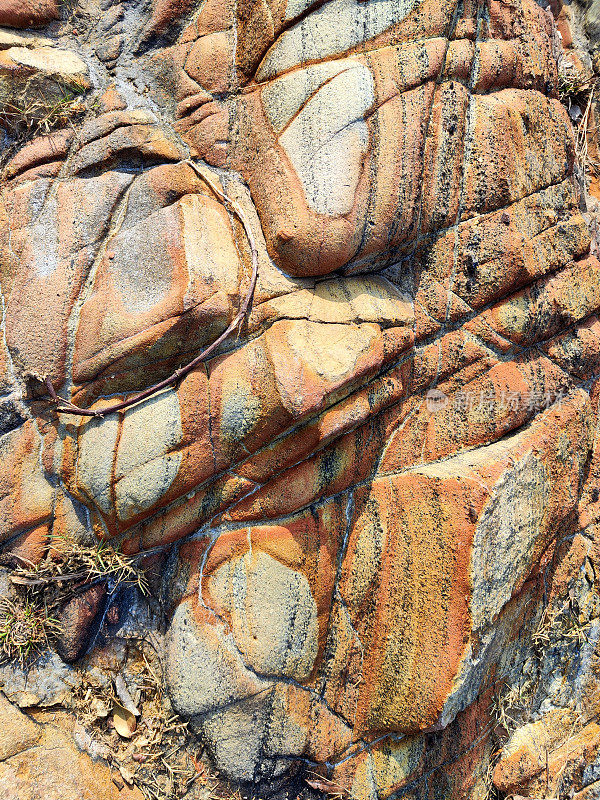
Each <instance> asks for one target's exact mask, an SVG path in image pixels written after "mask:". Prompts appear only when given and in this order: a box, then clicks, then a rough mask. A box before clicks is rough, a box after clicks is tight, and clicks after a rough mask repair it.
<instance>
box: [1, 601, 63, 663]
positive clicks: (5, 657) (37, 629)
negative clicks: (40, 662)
mask: <svg viewBox="0 0 600 800" xmlns="http://www.w3.org/2000/svg"><path fill="white" fill-rule="evenodd" d="M59 632H60V626H59V624H58V622H57V620H56V619H54V618H53V617H51V616H50V615H49V614H48V613H47V610H46V609H40V607H39V606H38V605H36V604H35V603H32V602H30V601H29V600H28V599H27V597H19V596H18V597H17V598H16V599H15V600H9V599H8V598H3V599H2V600H1V601H0V662H5V661H18V662H19V664H20V665H21V666H24V665H25V664H26V663H27V662H28V661H30V660H31V659H32V658H35V657H36V656H38V655H39V654H40V653H42V652H43V651H44V650H46V649H47V648H48V646H49V643H50V640H51V638H52V637H53V636H55V635H56V634H57V633H59Z"/></svg>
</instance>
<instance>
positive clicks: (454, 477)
mask: <svg viewBox="0 0 600 800" xmlns="http://www.w3.org/2000/svg"><path fill="white" fill-rule="evenodd" d="M26 5H27V4H26ZM30 6H31V8H30V7H29V6H27V9H26V13H25V10H23V9H22V8H21V5H19V9H21V10H17V7H16V6H15V7H14V8H13V6H12V5H11V4H10V3H9V5H8V8H7V9H6V10H5V7H4V6H0V24H2V25H5V26H13V27H16V26H19V27H31V28H35V27H43V26H44V25H46V24H47V23H48V22H49V21H50V20H51V19H53V18H57V19H55V21H54V22H53V23H52V24H50V25H48V26H47V27H46V29H44V30H43V31H42V32H41V33H33V32H31V31H29V32H28V31H14V30H8V29H7V30H6V31H4V32H2V33H1V34H0V103H2V104H3V105H4V112H2V114H4V116H5V117H6V120H7V121H8V120H10V115H9V111H10V109H11V108H13V111H12V112H10V113H13V114H14V107H15V104H16V99H19V98H21V99H22V98H23V97H25V98H26V99H27V98H29V97H30V93H31V91H32V87H34V88H35V91H36V92H37V93H38V96H39V97H41V98H42V100H43V101H44V102H47V104H48V108H49V109H50V108H56V101H57V97H58V96H59V94H60V93H61V92H65V91H69V92H71V94H69V95H68V97H67V100H66V105H65V104H63V105H61V108H60V114H56V113H55V114H52V115H50V116H49V117H46V118H40V115H39V113H37V111H36V113H35V114H34V113H33V112H32V111H31V109H30V106H28V105H27V104H26V103H25V104H22V105H20V106H18V107H19V108H20V109H21V112H20V113H21V114H22V117H23V119H22V121H21V125H20V127H19V126H18V125H17V126H15V125H12V126H11V125H9V124H8V122H7V125H6V127H7V131H8V133H7V136H6V140H5V145H6V148H7V157H6V163H5V165H4V172H3V188H2V197H1V204H0V253H1V255H2V271H1V273H0V279H1V288H2V294H3V317H2V341H1V342H0V387H1V389H2V392H3V395H4V396H5V397H6V402H7V403H8V402H10V403H11V404H12V405H11V406H10V408H11V409H12V411H11V412H10V413H9V411H8V406H7V411H6V414H3V416H2V417H1V419H2V420H4V419H6V423H5V424H6V432H5V433H4V434H3V435H2V437H1V438H0V449H1V450H2V461H1V464H0V488H1V499H0V541H1V542H2V543H3V546H4V551H5V552H6V553H11V554H13V556H15V555H16V556H19V557H21V558H22V559H28V560H29V561H30V562H33V563H35V562H37V561H39V559H40V558H41V557H42V555H43V554H44V552H45V549H46V548H47V546H48V543H49V541H50V537H51V536H52V535H54V536H57V535H58V536H63V537H64V536H73V537H80V536H81V535H82V529H83V530H84V532H85V533H86V534H87V535H89V534H90V533H91V532H93V533H94V535H95V536H96V537H97V538H98V540H109V539H110V540H111V541H113V542H117V543H119V544H120V545H121V546H122V549H123V551H124V552H125V553H128V554H133V555H135V554H139V553H143V552H144V551H146V550H152V551H154V549H155V548H158V550H159V552H161V553H165V552H168V558H167V559H166V560H165V561H164V562H163V566H162V573H161V583H162V586H161V593H160V597H161V600H162V604H163V607H164V608H165V613H166V615H167V630H166V637H165V660H164V663H165V668H166V676H167V688H168V691H169V693H170V697H171V701H172V703H173V705H174V707H175V709H176V710H177V711H178V712H179V713H180V714H182V715H184V716H185V717H186V718H189V719H190V724H191V726H192V728H193V729H194V731H196V732H197V734H198V736H199V737H200V738H201V739H202V740H203V741H204V742H206V743H207V744H208V746H209V748H210V751H211V754H212V756H213V758H214V761H215V763H216V765H217V767H218V769H219V770H221V771H223V772H224V773H225V774H226V775H228V776H229V777H231V778H233V779H235V780H238V781H241V782H244V783H245V784H252V785H254V786H255V787H258V788H257V791H258V792H264V791H265V786H268V785H273V782H274V781H276V779H277V780H278V779H280V778H282V777H285V776H286V775H287V774H291V773H293V772H294V770H297V769H298V767H299V766H305V767H306V768H307V770H308V771H309V772H311V773H317V775H318V776H320V777H319V781H318V784H317V785H318V788H322V789H323V788H329V790H330V792H333V793H335V792H340V791H341V792H342V793H343V794H348V795H349V796H352V797H353V798H355V799H356V800H367V798H369V800H371V798H373V800H375V798H378V799H379V798H380V799H381V800H383V798H386V797H388V796H390V795H392V794H395V796H397V797H405V798H411V800H417V798H418V799H419V800H421V799H422V800H425V798H427V799H429V798H447V799H448V800H462V798H473V799H475V798H479V797H482V796H484V792H486V791H488V790H489V789H490V781H491V780H492V779H493V782H494V784H495V786H496V788H497V789H498V790H499V791H501V792H505V793H517V794H519V793H520V794H522V795H523V796H529V797H541V796H543V792H549V791H555V793H556V796H558V793H559V792H560V791H563V788H564V787H563V786H562V784H560V781H563V782H564V780H565V775H568V776H570V777H569V780H570V781H571V786H572V787H575V788H576V789H577V791H578V792H579V793H580V794H578V795H576V796H577V797H581V798H584V797H586V798H588V797H590V798H591V797H593V796H594V794H593V791H595V789H594V788H592V789H589V787H590V786H591V787H593V786H594V784H595V783H596V784H598V781H600V767H598V766H597V762H596V759H597V753H596V751H597V750H598V747H599V746H600V733H599V731H598V726H597V725H596V722H595V717H596V716H597V714H598V713H599V712H600V705H599V704H600V693H599V689H600V686H599V684H598V681H597V672H596V667H597V659H598V657H599V655H600V652H599V653H597V652H596V641H597V638H598V631H599V630H600V629H598V630H597V628H598V622H597V620H598V615H599V613H600V605H598V603H597V602H596V600H595V599H594V598H595V596H596V589H597V581H598V579H597V577H596V572H595V567H594V565H595V564H596V563H597V560H596V550H597V536H598V534H597V528H596V526H597V524H598V521H599V519H600V511H599V510H598V509H599V508H600V505H599V502H600V501H599V491H600V484H599V480H600V460H599V457H598V455H599V442H598V437H597V427H598V397H599V394H598V384H597V376H598V373H599V371H600V321H599V319H598V316H597V315H598V313H599V312H600V262H599V261H598V259H597V258H596V255H595V253H596V252H597V249H598V246H597V244H596V243H595V241H592V236H591V233H590V229H589V227H588V220H586V219H584V215H583V213H582V208H583V203H584V198H583V197H582V194H581V181H580V179H579V177H580V173H579V171H578V167H577V164H576V143H575V138H574V134H573V129H572V125H571V119H570V117H569V113H568V112H567V110H566V108H565V107H564V105H563V104H561V102H560V101H559V97H558V89H559V74H558V69H557V58H558V57H559V55H560V40H559V38H558V35H557V31H556V28H555V24H554V21H553V18H552V14H551V13H550V12H547V11H544V10H542V9H541V8H540V7H539V6H538V5H536V3H535V2H534V1H533V0H511V2H510V3H508V2H502V1H501V0H486V2H481V3H476V2H471V1H470V0H466V2H461V3H458V2H455V0H443V2H437V1H436V2H433V0H420V2H419V1H418V0H367V2H362V0H328V1H327V2H324V3H323V2H316V3H307V2H301V0H289V2H287V3H279V2H275V0H273V2H270V1H269V2H267V0H264V1H263V2H260V3H250V2H246V3H238V4H234V3H229V2H227V0H206V2H204V3H203V4H199V3H195V2H192V0H180V2H168V1H167V0H153V2H152V3H149V4H148V3H146V4H144V3H137V2H102V3H99V2H95V0H80V2H79V3H78V4H76V7H75V8H74V9H72V10H71V11H72V13H71V12H70V13H69V14H67V13H63V11H61V12H60V13H59V11H58V9H55V8H54V7H52V8H51V7H50V5H47V4H40V5H39V6H34V5H33V4H30ZM23 8H24V7H23ZM554 11H555V13H556V14H557V16H558V10H557V9H554ZM28 15H29V16H28ZM58 18H60V19H58ZM563 18H564V15H563ZM563 21H564V20H563ZM563 29H564V25H563ZM564 38H565V37H563V39H564ZM565 46H567V47H568V43H565ZM44 99H45V100H44ZM53 103H54V106H52V104H53ZM17 105H18V104H17ZM223 194H224V195H225V199H224V198H223ZM254 249H256V260H257V265H258V280H257V284H256V287H255V289H254V291H253V298H252V300H253V302H252V305H251V309H250V312H249V314H248V317H247V319H246V321H245V323H244V324H243V325H241V326H240V327H239V331H238V332H237V335H232V336H231V337H229V338H228V339H227V340H226V341H225V342H224V343H223V344H222V345H221V346H220V347H219V349H218V350H217V351H216V352H214V353H212V354H211V357H210V358H209V359H207V360H206V361H205V362H204V363H203V364H201V365H199V366H197V368H195V369H193V370H192V371H190V372H187V373H185V374H182V375H181V376H180V377H179V379H178V380H177V381H176V382H175V381H174V382H172V383H171V384H169V385H168V386H165V387H163V388H162V389H161V390H160V391H159V392H157V393H154V394H152V396H150V397H149V398H147V399H145V400H143V401H141V402H138V403H137V404H136V405H134V406H133V407H129V408H127V410H124V411H122V412H117V413H115V412H112V411H110V406H111V405H113V404H114V403H115V402H116V401H122V400H126V399H127V398H129V397H131V396H133V395H135V394H136V393H137V392H140V391H142V390H144V389H146V388H147V387H148V386H151V385H152V384H155V383H157V382H159V381H162V380H164V379H166V378H168V376H170V375H171V373H173V371H174V370H176V369H177V368H180V367H182V366H184V365H185V364H187V363H188V362H190V361H191V360H192V359H193V358H195V357H196V356H197V355H198V353H200V352H201V351H202V349H203V348H205V347H207V346H209V345H210V344H211V343H212V342H213V341H215V340H216V339H217V337H219V336H220V335H221V334H222V333H223V332H224V331H225V330H226V329H227V326H228V325H230V324H231V323H232V322H233V321H235V319H236V315H237V314H238V310H239V308H240V303H241V302H242V298H243V297H244V295H245V294H246V293H247V292H248V291H249V288H250V287H251V285H252V284H251V275H252V264H253V250H254ZM46 379H49V380H50V381H51V382H52V384H53V386H54V387H56V389H57V391H58V392H59V393H60V394H61V396H62V397H63V398H65V399H67V400H69V401H70V402H72V403H76V404H77V405H78V406H79V407H83V408H85V409H89V408H91V409H93V410H97V411H102V410H103V409H104V410H105V413H104V415H103V416H98V417H93V418H90V417H87V416H84V415H77V414H66V413H57V412H56V409H55V408H54V407H53V405H52V403H51V402H50V401H49V397H48V395H47V387H46V386H45V383H44V382H45V381H46ZM0 413H2V412H0ZM11 414H12V416H11ZM3 424H4V423H3ZM582 581H583V583H582ZM585 581H587V583H585ZM109 588H110V587H109ZM104 591H105V590H104V588H97V589H96V590H94V592H93V593H92V594H94V596H93V597H92V596H91V595H90V596H88V597H87V598H86V597H85V596H82V597H81V598H80V600H78V601H77V602H74V603H73V604H72V605H71V606H69V608H67V609H65V611H64V614H63V622H64V623H65V625H66V627H67V628H68V631H67V634H68V635H65V637H64V638H63V640H62V645H61V646H62V650H60V652H61V654H62V656H63V657H64V658H65V659H66V660H69V661H72V660H76V659H77V657H79V656H80V655H82V654H83V652H84V651H85V648H86V645H87V644H88V643H89V642H87V640H86V638H85V637H86V632H87V631H88V629H89V627H90V625H91V624H92V622H93V619H94V618H95V617H96V616H97V615H99V614H104V611H105V606H106V604H105V603H104ZM599 602H600V601H599ZM565 603H567V605H568V608H569V614H571V612H572V613H573V614H575V616H576V618H577V630H581V631H583V633H582V634H581V636H579V634H577V635H575V637H574V639H573V634H572V630H573V627H572V626H570V625H567V624H566V623H565V625H564V626H563V625H562V622H561V620H562V619H563V616H564V614H565V608H563V606H564V605H565ZM569 604H570V605H569ZM565 607H566V606H565ZM100 609H102V610H100ZM561 615H563V616H561ZM569 619H570V617H569ZM556 620H558V623H557V624H556V625H554V626H553V625H552V624H550V623H551V622H555V621H556ZM559 623H560V624H559ZM98 624H99V625H101V624H104V621H103V618H102V619H100V620H99V621H98ZM561 626H562V627H561ZM69 637H70V638H69ZM544 637H546V638H544ZM581 637H583V638H581ZM586 648H587V649H586ZM511 692H518V693H519V697H520V698H522V697H526V698H527V702H528V704H527V705H526V707H523V708H521V706H519V705H518V704H516V705H517V707H518V719H517V722H518V724H515V725H513V726H512V727H511V726H510V725H508V723H507V720H506V718H503V717H502V713H501V711H502V709H506V708H509V709H512V708H513V706H515V703H514V702H513V700H514V697H513V695H512V694H511ZM495 696H496V697H498V698H499V699H497V700H496V701H494V697H495ZM11 708H12V707H11ZM494 708H495V709H496V710H495V711H494ZM515 713H516V712H515V711H514V709H513V711H511V714H512V717H511V719H512V718H514V717H515ZM498 723H503V724H504V725H505V728H508V730H507V733H508V734H509V736H508V737H507V738H506V741H505V742H504V748H503V749H502V752H501V753H499V755H498V757H497V758H496V760H495V761H494V758H495V756H494V753H496V754H497V751H498V739H497V736H498V733H499V731H498ZM31 724H33V723H31ZM26 729H28V728H27V726H25V727H24V728H23V731H25V732H24V733H23V736H25V737H26V736H27V734H26ZM32 730H33V729H32ZM36 730H37V729H36ZM41 735H42V734H40V736H41ZM44 735H45V734H44ZM7 736H8V734H7ZM10 741H12V739H11V740H10ZM19 741H20V740H19ZM4 746H5V745H4V744H3V740H2V739H0V748H1V747H4ZM13 746H15V747H16V746H17V745H12V744H10V742H9V743H8V744H7V745H6V747H8V748H9V750H10V747H13ZM26 746H29V744H28V743H26V744H23V745H22V746H21V745H20V744H19V747H21V750H20V751H19V753H20V752H21V751H24V750H23V749H24V748H25V747H26ZM69 748H72V744H69V745H67V744H65V746H64V752H65V753H69V752H71V750H69ZM36 752H37V751H36ZM19 753H15V754H14V755H11V756H10V758H9V760H8V761H7V762H6V764H8V765H10V762H11V760H12V759H14V758H21V756H20V755H19ZM548 753H551V756H549V755H548ZM572 754H575V755H573V757H571V756H572ZM57 757H58V756H57ZM61 757H62V756H61ZM66 757H67V756H65V758H66ZM23 758H24V756H23ZM53 758H54V756H53V755H52V754H51V753H50V752H47V751H46V750H44V748H41V749H39V759H40V760H39V764H38V761H33V762H31V763H32V764H33V766H30V768H29V772H28V773H26V774H25V777H24V778H22V779H21V780H22V788H20V789H19V790H18V791H20V792H21V794H19V793H18V792H17V793H16V794H15V795H14V796H15V797H17V798H20V797H29V796H30V795H28V794H26V792H27V791H30V794H31V796H33V793H34V792H35V793H36V794H39V791H37V790H35V789H34V788H32V787H34V786H37V785H38V784H39V785H40V786H45V784H44V783H43V781H45V780H46V779H48V780H50V781H53V780H55V779H54V778H51V777H48V778H47V776H50V775H52V774H53V773H52V770H53V769H54V767H53V766H52V764H53V763H54V762H53V761H52V759H53ZM82 758H83V757H82ZM547 759H548V760H547ZM84 761H85V759H84ZM584 762H585V763H584ZM15 763H16V762H15ZM19 763H20V762H19ZM78 763H79V762H78ZM565 765H571V766H569V770H570V771H569V770H566V766H565ZM492 767H493V769H492ZM6 769H7V770H8V771H7V772H6V777H5V778H2V777H1V775H0V785H1V781H2V780H5V781H6V782H8V783H9V782H10V781H12V780H13V777H11V776H13V772H11V771H10V770H11V769H12V770H14V771H15V772H14V774H17V773H18V772H19V769H20V767H19V766H18V765H17V766H15V767H12V766H7V767H6ZM93 769H94V770H96V767H95V766H94V768H93ZM90 770H92V767H90V766H89V764H88V762H87V761H85V765H83V766H81V770H80V773H81V775H80V777H78V776H75V777H74V778H73V780H75V782H76V783H75V784H74V785H77V786H86V787H87V786H88V785H89V786H90V787H92V783H91V782H90V783H89V784H88V783H87V781H88V780H90V781H91V779H90V778H89V776H90V775H94V776H95V774H96V773H95V772H93V771H91V772H90ZM97 770H98V775H99V777H98V778H97V779H96V777H94V778H93V780H94V781H96V780H97V781H103V780H104V777H102V776H105V777H106V773H105V768H104V767H102V768H100V767H98V768H97ZM19 774H21V773H19ZM313 778H314V774H313ZM68 779H69V780H70V779H71V776H69V778H68ZM107 780H108V779H107ZM64 781H65V786H64V793H63V795H61V796H64V797H68V796H69V795H68V792H69V791H71V788H70V785H69V784H67V777H66V776H65V778H64ZM77 781H79V783H77ZM313 782H314V781H313ZM8 783H7V785H8ZM53 785H54V784H53ZM103 785H104V784H102V786H103ZM106 785H107V786H108V783H107V784H106ZM598 785H600V784H598ZM99 787H100V784H99V783H98V784H97V785H96V788H95V789H93V787H92V788H90V789H89V791H90V792H93V791H96V794H93V793H92V794H90V797H96V796H97V797H112V795H111V794H110V792H113V793H114V791H113V788H110V787H109V788H107V789H102V790H101V789H100V788H99ZM596 788H597V786H596ZM45 791H46V790H45ZM47 791H48V792H51V791H53V789H51V788H49V789H47ZM73 791H75V789H73ZM79 791H80V792H83V791H84V790H83V789H79ZM85 791H88V789H87V788H86V789H85ZM102 792H105V793H104V794H103V793H102ZM43 794H44V792H43V791H42V795H43ZM44 796H50V795H49V794H48V795H44ZM78 796H85V795H83V794H80V795H78ZM115 796H116V795H115ZM131 796H132V797H133V796H134V795H133V793H132V795H131ZM548 796H555V795H550V794H549V795H548ZM561 796H562V795H561ZM119 797H123V794H120V795H119Z"/></svg>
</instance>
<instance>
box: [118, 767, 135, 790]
mask: <svg viewBox="0 0 600 800" xmlns="http://www.w3.org/2000/svg"><path fill="white" fill-rule="evenodd" d="M119 772H120V773H121V776H122V778H123V780H124V781H125V783H127V784H128V785H129V786H133V781H134V780H135V775H134V773H133V772H132V771H131V770H130V769H127V767H125V766H123V764H119Z"/></svg>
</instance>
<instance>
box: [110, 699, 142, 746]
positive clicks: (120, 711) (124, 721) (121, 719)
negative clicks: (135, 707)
mask: <svg viewBox="0 0 600 800" xmlns="http://www.w3.org/2000/svg"><path fill="white" fill-rule="evenodd" d="M113 722H114V725H115V730H116V731H117V733H118V734H119V736H122V737H123V738H124V739H131V737H132V736H133V734H134V732H135V729H136V727H137V722H136V721H135V716H134V715H133V714H132V713H131V711H128V710H127V709H126V708H124V707H123V706H122V705H121V704H120V703H117V702H114V703H113Z"/></svg>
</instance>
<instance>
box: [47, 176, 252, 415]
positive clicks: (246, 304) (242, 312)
mask: <svg viewBox="0 0 600 800" xmlns="http://www.w3.org/2000/svg"><path fill="white" fill-rule="evenodd" d="M185 163H186V164H188V165H189V166H190V167H191V168H192V169H193V170H194V171H195V172H196V173H197V174H198V175H199V176H200V177H201V178H202V180H204V181H205V182H206V183H207V184H208V185H209V186H210V188H211V189H212V191H213V192H214V193H215V194H216V195H217V197H218V198H219V199H220V200H221V201H222V202H223V203H225V204H226V205H229V206H230V207H231V208H232V210H233V211H234V213H235V215H236V216H237V218H238V219H239V220H240V222H241V223H242V226H243V228H244V231H245V233H246V236H247V237H248V243H249V245H250V250H251V252H252V276H251V278H250V286H249V287H248V291H247V293H246V295H245V297H244V299H243V300H242V303H241V305H240V309H239V311H238V313H237V314H236V315H235V317H234V318H233V320H232V321H231V322H230V323H229V325H228V326H227V328H225V330H224V331H223V333H222V334H221V335H220V336H219V337H218V338H217V339H215V341H214V342H213V343H212V344H210V345H209V346H208V347H207V348H206V349H204V350H203V351H202V352H201V353H200V354H199V355H198V356H196V358H194V360H193V361H190V363H189V364H186V365H185V367H180V368H179V369H176V370H175V372H173V373H172V375H169V377H168V378H165V379H164V380H162V381H159V383H155V384H154V386H150V387H149V388H148V389H144V391H143V392H139V394H136V395H134V396H133V397H130V398H129V399H127V400H123V401H122V402H118V403H114V404H113V405H111V406H107V407H106V408H102V409H98V410H95V411H94V410H92V409H89V408H79V406H76V405H75V404H74V403H71V402H70V401H69V400H64V399H63V398H62V397H58V395H57V394H56V391H55V389H54V386H53V385H52V381H51V380H50V378H46V387H47V388H48V392H49V394H50V397H51V398H52V400H53V401H54V402H55V403H56V404H57V408H56V413H57V414H74V415H76V416H83V417H104V416H106V415H107V414H113V413H115V412H116V411H124V410H125V409H126V408H130V407H131V406H133V405H136V403H140V402H141V401H142V400H146V399H147V398H148V397H151V396H152V395H154V394H156V393H157V392H160V391H161V389H166V388H167V387H169V386H172V385H173V384H175V383H177V381H178V380H180V378H183V377H184V375H187V374H188V373H189V372H191V371H192V370H193V369H195V368H196V367H197V366H199V365H200V364H201V363H202V362H203V361H205V360H206V359H207V358H208V357H209V356H211V355H212V354H213V353H214V352H215V350H216V349H217V348H218V347H219V345H221V344H222V343H223V342H224V341H225V340H226V339H227V338H228V337H229V336H230V335H231V334H232V333H233V331H235V330H236V328H237V329H238V332H239V329H240V328H241V326H242V324H243V322H244V320H245V319H246V316H247V314H248V311H249V309H250V304H251V303H252V299H253V297H254V290H255V289H256V282H257V279H258V249H257V247H256V241H255V239H254V234H253V233H252V229H251V227H250V224H249V222H248V219H247V218H246V215H245V213H244V211H243V209H242V208H241V207H240V206H239V205H238V203H236V202H235V200H232V199H231V198H230V197H228V196H227V195H226V194H225V193H224V192H222V191H221V190H220V189H219V187H218V186H217V185H216V184H215V182H214V181H213V180H212V178H210V177H209V176H208V175H207V174H206V173H205V172H204V170H202V169H201V168H200V167H199V166H198V165H197V164H194V162H193V161H186V162H185Z"/></svg>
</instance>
